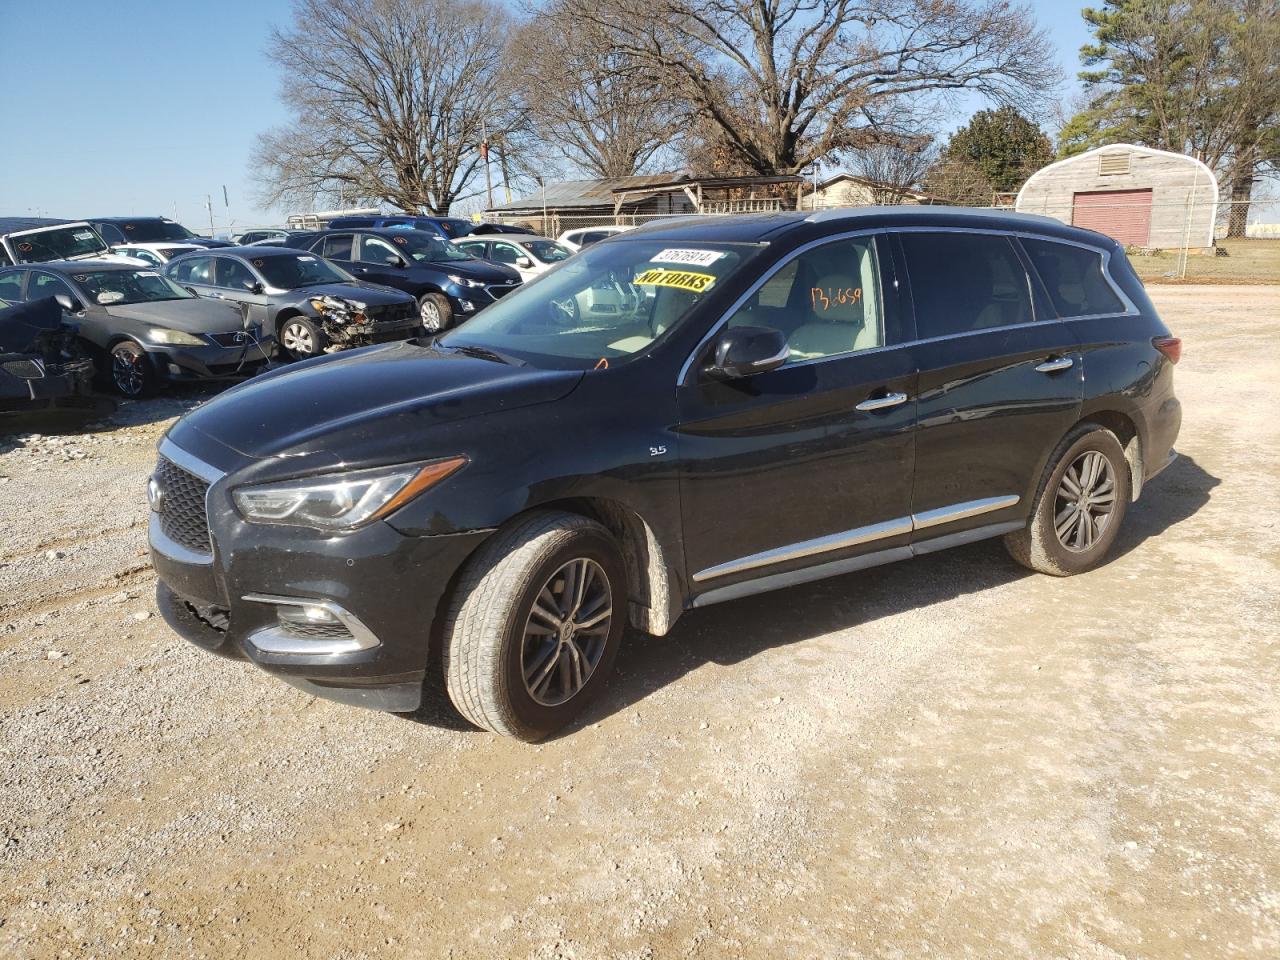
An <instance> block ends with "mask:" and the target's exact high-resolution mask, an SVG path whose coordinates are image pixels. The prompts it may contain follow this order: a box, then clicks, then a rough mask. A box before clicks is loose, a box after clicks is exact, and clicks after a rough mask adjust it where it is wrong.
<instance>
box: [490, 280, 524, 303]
mask: <svg viewBox="0 0 1280 960" xmlns="http://www.w3.org/2000/svg"><path fill="white" fill-rule="evenodd" d="M518 286H520V282H519V281H518V280H517V281H516V282H515V283H491V284H489V286H487V287H485V289H486V290H488V291H489V296H491V297H493V299H495V300H497V299H499V298H500V297H505V296H506V295H507V294H508V293H510V292H511V291H512V290H514V289H515V288H516V287H518Z"/></svg>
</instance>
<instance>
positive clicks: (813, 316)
mask: <svg viewBox="0 0 1280 960" xmlns="http://www.w3.org/2000/svg"><path fill="white" fill-rule="evenodd" d="M728 325H729V326H731V327H739V326H750V327H770V328H772V329H774V330H780V331H781V332H782V333H783V334H784V335H785V336H786V338H787V345H788V346H789V347H790V348H791V356H790V358H789V359H788V360H787V362H788V363H798V362H800V361H802V360H816V359H820V358H822V357H833V356H838V355H840V354H843V353H853V352H854V351H857V350H870V349H872V348H873V347H882V346H884V344H885V333H884V307H883V299H882V297H881V292H880V263H879V260H878V258H877V255H876V243H875V240H874V238H871V237H857V238H854V239H851V240H837V241H835V242H833V243H827V244H824V245H822V246H820V247H815V248H814V249H812V250H808V251H806V252H804V253H802V254H800V256H798V257H796V258H795V259H794V260H792V261H791V262H790V263H788V264H786V265H785V266H783V267H782V268H781V269H779V270H778V272H777V273H775V274H774V275H773V276H772V277H770V278H769V279H768V280H766V281H765V282H764V284H763V285H762V286H761V287H760V289H759V290H757V291H756V292H755V293H754V294H753V295H752V296H751V298H750V299H749V300H748V301H747V302H746V303H745V304H743V305H742V306H741V307H739V308H738V310H737V312H736V313H734V315H733V316H732V317H730V318H729V322H728Z"/></svg>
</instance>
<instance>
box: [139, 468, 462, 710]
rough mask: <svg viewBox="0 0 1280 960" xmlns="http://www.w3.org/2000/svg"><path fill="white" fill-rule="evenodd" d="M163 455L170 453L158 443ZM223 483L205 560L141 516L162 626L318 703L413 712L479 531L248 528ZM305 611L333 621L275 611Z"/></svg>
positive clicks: (218, 484) (211, 492)
mask: <svg viewBox="0 0 1280 960" xmlns="http://www.w3.org/2000/svg"><path fill="white" fill-rule="evenodd" d="M166 448H167V449H166ZM161 452H162V455H166V456H167V457H168V458H169V459H172V457H173V456H178V455H179V454H177V453H175V452H174V449H173V448H172V447H171V445H168V444H166V445H163V446H162V450H161ZM170 455H172V456H170ZM183 466H184V468H185V469H189V470H191V469H198V468H200V467H201V466H207V465H201V464H199V463H198V462H196V463H194V464H193V463H190V462H188V463H186V464H183ZM228 487H229V484H228V483H227V482H226V478H225V477H224V476H216V475H214V476H212V478H211V483H210V486H209V488H208V491H207V493H206V495H205V503H206V510H207V515H208V518H209V524H208V526H209V533H210V537H209V546H210V550H209V552H208V553H205V552H203V551H201V550H193V549H190V548H189V547H187V546H183V545H182V544H181V543H178V542H176V541H175V540H174V539H172V538H171V537H170V536H168V535H167V534H166V532H165V528H164V525H163V523H162V522H161V519H160V515H159V514H157V513H154V512H153V513H152V515H151V522H150V526H149V530H148V540H149V543H150V547H151V557H152V563H153V565H154V567H155V570H156V574H157V576H158V577H159V579H160V584H159V587H158V589H157V601H158V606H159V609H160V612H161V614H162V615H163V616H164V618H165V620H166V621H167V622H168V623H169V625H170V626H172V627H173V629H174V630H175V631H176V632H178V633H179V634H180V635H181V636H183V637H184V638H186V639H187V640H189V641H190V642H192V643H194V644H196V645H197V646H200V647H202V648H204V649H205V650H208V651H209V652H211V653H216V654H218V655H220V656H224V657H231V658H234V659H242V660H248V661H249V662H251V663H253V664H255V665H256V666H258V667H260V668H262V669H263V670H266V671H267V672H269V673H273V674H276V675H278V676H280V677H281V678H282V679H285V680H287V681H289V682H290V683H293V684H295V685H298V686H302V687H303V688H304V689H306V690H308V691H309V692H311V693H314V694H316V695H317V696H324V697H327V698H329V699H333V700H338V701H340V702H343V703H356V704H359V705H362V706H373V707H376V708H378V709H384V710H395V711H397V712H400V711H411V710H413V709H416V707H417V700H418V698H419V697H420V694H421V687H422V683H423V680H424V678H425V677H426V671H427V662H428V658H429V654H430V649H431V636H432V628H433V625H434V624H435V623H436V621H437V619H438V617H439V613H440V610H441V606H442V601H443V600H444V597H445V594H446V592H447V589H448V586H449V583H450V582H451V580H452V578H453V576H454V574H455V573H456V572H457V570H458V569H459V568H460V567H461V566H462V564H463V563H464V562H465V561H466V559H467V557H469V556H470V555H471V553H472V551H473V550H474V549H475V548H476V546H477V545H479V543H480V542H481V541H482V540H483V539H484V538H485V536H486V535H487V534H486V533H485V532H474V533H459V534H447V535H442V536H429V537H411V536H405V535H404V534H402V533H400V532H399V531H397V530H395V529H394V528H392V527H391V526H390V525H389V524H386V523H382V522H378V523H374V524H371V525H369V526H368V527H364V528H361V529H359V530H356V531H353V532H351V533H348V534H344V535H341V536H333V535H331V534H325V533H321V532H320V531H313V530H307V529H303V528H299V527H286V526H276V525H270V524H257V523H247V522H245V521H244V520H242V519H241V518H240V516H239V514H238V513H236V511H235V508H234V506H233V504H232V502H231V498H230V492H229V489H228ZM308 607H317V608H319V607H325V608H327V609H329V610H335V611H340V616H339V617H337V618H335V619H337V620H339V621H341V625H333V624H327V623H326V624H321V625H319V626H318V627H317V628H315V629H313V628H311V627H310V626H308V625H306V624H303V626H302V627H299V626H297V625H296V624H295V623H293V622H291V621H288V620H286V619H284V618H283V617H282V616H281V610H282V609H285V608H288V612H292V611H293V610H296V609H299V608H308ZM287 615H288V613H286V616H287ZM353 640H354V641H357V642H352V641H353Z"/></svg>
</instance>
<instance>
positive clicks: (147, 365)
mask: <svg viewBox="0 0 1280 960" xmlns="http://www.w3.org/2000/svg"><path fill="white" fill-rule="evenodd" d="M109 361H110V366H109V368H108V376H109V377H110V378H111V386H113V387H114V388H115V390H116V393H118V394H120V396H122V397H128V398H129V399H130V400H137V399H139V398H141V397H149V396H151V395H152V394H153V393H155V392H156V371H155V368H154V367H152V366H151V361H150V360H149V359H148V358H147V352H146V351H145V350H143V349H142V348H141V347H140V346H138V345H137V344H136V343H134V342H133V341H132V340H122V341H120V342H119V343H117V344H116V345H115V346H114V347H112V348H111V356H110V358H109Z"/></svg>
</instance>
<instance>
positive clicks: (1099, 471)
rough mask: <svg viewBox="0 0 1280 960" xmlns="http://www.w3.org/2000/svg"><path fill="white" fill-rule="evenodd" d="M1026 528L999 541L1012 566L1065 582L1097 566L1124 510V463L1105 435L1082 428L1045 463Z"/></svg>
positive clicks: (1097, 429) (1120, 451)
mask: <svg viewBox="0 0 1280 960" xmlns="http://www.w3.org/2000/svg"><path fill="white" fill-rule="evenodd" d="M1046 470H1047V473H1046V476H1045V478H1044V480H1043V481H1042V482H1041V484H1040V490H1039V492H1038V494H1037V496H1036V502H1035V506H1034V510H1033V512H1032V515H1031V519H1030V522H1029V523H1028V524H1027V526H1026V528H1025V529H1023V530H1018V531H1016V532H1015V533H1011V534H1009V535H1008V536H1006V537H1005V546H1006V547H1007V548H1008V550H1009V553H1010V554H1011V555H1012V556H1013V558H1014V559H1015V560H1017V561H1018V562H1019V563H1021V564H1022V565H1023V566H1026V567H1030V568H1031V569H1032V570H1036V571H1038V572H1040V573H1048V574H1051V575H1053V576H1058V577H1066V576H1071V575H1072V574H1076V573H1083V572H1084V571H1086V570H1089V569H1092V568H1093V567H1095V566H1097V565H1098V564H1099V563H1101V562H1102V559H1103V557H1105V556H1106V553H1107V551H1108V550H1109V549H1110V548H1111V545H1112V544H1113V543H1114V542H1115V539H1116V537H1117V536H1118V535H1119V531H1120V524H1121V522H1122V521H1123V520H1124V515H1125V510H1126V508H1127V507H1128V504H1129V493H1130V489H1131V487H1130V477H1129V463H1128V461H1127V460H1126V459H1125V456H1124V450H1123V449H1122V448H1121V446H1120V441H1119V440H1117V439H1116V436H1115V434H1113V433H1112V432H1111V431H1110V430H1106V429H1103V428H1102V427H1099V426H1096V425H1094V424H1082V425H1081V426H1080V427H1078V428H1076V429H1075V430H1074V431H1072V432H1071V433H1070V434H1069V435H1068V436H1067V438H1066V439H1065V440H1063V442H1062V444H1060V445H1059V447H1058V450H1057V451H1056V455H1055V456H1054V457H1052V458H1051V459H1050V461H1049V466H1048V467H1047V468H1046Z"/></svg>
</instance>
